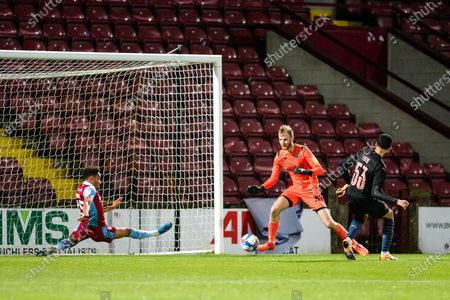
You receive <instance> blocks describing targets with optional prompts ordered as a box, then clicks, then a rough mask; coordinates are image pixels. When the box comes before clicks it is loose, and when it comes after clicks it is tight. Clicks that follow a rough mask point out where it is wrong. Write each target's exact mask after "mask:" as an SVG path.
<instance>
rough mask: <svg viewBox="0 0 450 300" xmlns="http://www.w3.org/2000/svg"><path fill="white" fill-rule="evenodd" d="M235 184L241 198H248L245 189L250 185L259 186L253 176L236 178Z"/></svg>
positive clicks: (258, 182)
mask: <svg viewBox="0 0 450 300" xmlns="http://www.w3.org/2000/svg"><path fill="white" fill-rule="evenodd" d="M237 184H238V188H239V193H240V195H241V197H244V196H247V197H248V196H250V195H249V194H247V188H248V187H249V186H250V185H260V184H261V182H260V181H259V180H258V179H257V178H256V177H254V176H240V177H238V178H237Z"/></svg>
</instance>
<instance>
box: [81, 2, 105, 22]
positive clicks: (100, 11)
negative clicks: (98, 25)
mask: <svg viewBox="0 0 450 300" xmlns="http://www.w3.org/2000/svg"><path fill="white" fill-rule="evenodd" d="M86 19H88V20H90V21H94V22H95V21H107V20H108V13H107V12H106V10H105V8H104V7H103V6H87V7H86Z"/></svg>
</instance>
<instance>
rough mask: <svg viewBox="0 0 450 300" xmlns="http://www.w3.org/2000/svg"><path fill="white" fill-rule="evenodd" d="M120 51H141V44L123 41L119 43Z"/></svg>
mask: <svg viewBox="0 0 450 300" xmlns="http://www.w3.org/2000/svg"><path fill="white" fill-rule="evenodd" d="M119 49H120V52H125V53H142V49H141V46H139V43H135V42H124V43H121V44H120V47H119Z"/></svg>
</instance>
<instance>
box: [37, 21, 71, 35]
mask: <svg viewBox="0 0 450 300" xmlns="http://www.w3.org/2000/svg"><path fill="white" fill-rule="evenodd" d="M42 31H43V36H44V37H45V38H50V39H52V38H55V39H57V38H65V37H66V30H65V29H64V26H63V25H62V24H60V23H47V24H44V27H43V30H42Z"/></svg>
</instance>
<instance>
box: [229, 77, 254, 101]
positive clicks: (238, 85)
mask: <svg viewBox="0 0 450 300" xmlns="http://www.w3.org/2000/svg"><path fill="white" fill-rule="evenodd" d="M227 92H228V96H229V97H230V98H231V99H234V100H237V99H251V98H252V97H251V93H250V88H249V87H248V85H247V84H246V83H244V82H242V81H228V82H227Z"/></svg>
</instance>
